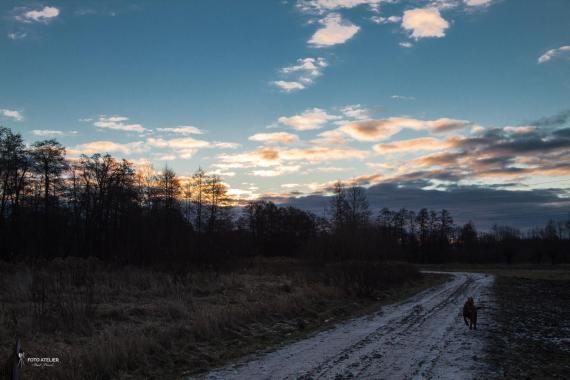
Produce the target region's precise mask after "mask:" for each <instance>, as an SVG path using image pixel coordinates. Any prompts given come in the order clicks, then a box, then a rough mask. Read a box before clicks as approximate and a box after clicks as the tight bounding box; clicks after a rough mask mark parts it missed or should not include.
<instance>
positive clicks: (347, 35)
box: [308, 13, 360, 48]
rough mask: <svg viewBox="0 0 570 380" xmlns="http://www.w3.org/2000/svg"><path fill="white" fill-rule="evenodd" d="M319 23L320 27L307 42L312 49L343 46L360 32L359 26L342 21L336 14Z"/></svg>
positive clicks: (331, 14) (329, 15)
mask: <svg viewBox="0 0 570 380" xmlns="http://www.w3.org/2000/svg"><path fill="white" fill-rule="evenodd" d="M319 23H320V24H321V25H322V27H321V28H320V29H318V30H317V31H316V32H315V33H314V34H313V36H312V37H311V39H310V40H309V41H308V42H309V44H310V45H312V46H313V47H318V48H322V47H328V46H334V45H338V44H343V43H345V42H346V41H348V40H349V39H351V38H352V37H353V36H354V35H355V34H356V33H358V31H359V30H360V27H359V26H356V25H354V24H353V23H351V22H350V21H345V20H343V19H342V17H341V15H340V14H338V13H330V14H328V15H327V16H326V17H325V18H323V19H321V20H320V21H319Z"/></svg>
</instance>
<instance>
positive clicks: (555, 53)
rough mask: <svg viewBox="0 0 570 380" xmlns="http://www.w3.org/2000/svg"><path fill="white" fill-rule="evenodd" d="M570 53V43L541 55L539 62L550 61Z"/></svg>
mask: <svg viewBox="0 0 570 380" xmlns="http://www.w3.org/2000/svg"><path fill="white" fill-rule="evenodd" d="M569 53H570V45H566V46H560V47H559V48H557V49H550V50H548V51H547V52H546V53H544V54H543V55H541V56H540V57H538V63H539V64H541V63H545V62H548V61H550V60H551V59H553V58H556V57H559V56H562V55H566V54H569Z"/></svg>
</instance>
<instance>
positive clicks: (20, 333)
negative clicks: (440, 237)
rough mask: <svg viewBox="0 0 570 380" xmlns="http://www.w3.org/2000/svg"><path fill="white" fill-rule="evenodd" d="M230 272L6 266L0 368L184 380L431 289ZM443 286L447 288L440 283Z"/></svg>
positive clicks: (324, 269) (262, 262) (87, 262)
mask: <svg viewBox="0 0 570 380" xmlns="http://www.w3.org/2000/svg"><path fill="white" fill-rule="evenodd" d="M236 268H237V269H233V270H231V271H214V270H203V269H202V270H200V271H187V272H185V273H181V272H180V271H179V272H168V271H163V272H160V271H156V270H150V269H144V268H138V267H125V268H121V269H118V268H113V267H110V266H108V265H105V264H103V263H102V262H99V261H98V260H95V259H77V258H67V259H56V260H53V261H51V262H45V263H42V264H38V263H36V264H35V265H33V266H31V265H24V264H6V263H1V264H0V272H1V273H2V276H1V277H0V278H1V281H0V342H1V347H2V351H1V352H0V354H1V355H2V358H3V359H2V361H4V360H5V359H7V358H8V356H9V355H10V347H12V346H13V344H14V342H15V339H16V337H19V338H20V339H21V341H22V346H23V348H24V350H25V351H26V353H27V354H28V356H37V357H43V356H49V357H58V358H60V362H61V363H60V364H59V365H55V366H54V367H50V368H36V367H31V366H26V367H25V368H24V371H25V376H26V377H25V378H26V379H46V378H59V379H114V378H122V379H140V378H157V379H165V378H176V377H178V376H181V375H182V374H183V373H196V372H200V371H203V370H207V369H209V368H212V367H213V366H217V365H219V364H221V363H224V362H226V361H228V360H230V359H233V358H236V357H240V356H243V355H246V354H249V353H252V352H254V351H256V350H260V349H264V348H267V347H268V346H272V345H275V344H279V343H282V342H284V341H288V340H291V339H296V338H298V337H300V336H303V335H304V334H307V333H308V332H310V331H312V330H314V329H316V328H322V327H323V326H325V327H326V326H327V324H330V323H334V322H337V321H339V320H341V319H343V318H346V317H348V316H351V315H355V314H358V312H362V311H364V310H365V309H366V308H367V307H372V306H373V305H378V301H386V302H387V301H393V300H395V299H397V298H398V297H401V296H404V295H408V294H410V293H411V292H414V291H417V290H419V289H421V288H423V287H425V286H428V285H431V284H433V282H434V281H435V279H434V278H433V277H425V276H422V275H420V274H419V273H418V271H417V270H416V269H415V268H414V267H413V266H410V265H408V264H400V263H377V264H374V263H372V264H371V263H366V264H365V263H361V262H345V263H342V264H327V265H319V264H309V263H305V262H301V261H296V260H291V259H279V258H276V259H254V260H250V261H247V262H246V261H244V262H241V263H240V265H238V266H236ZM438 280H439V279H438Z"/></svg>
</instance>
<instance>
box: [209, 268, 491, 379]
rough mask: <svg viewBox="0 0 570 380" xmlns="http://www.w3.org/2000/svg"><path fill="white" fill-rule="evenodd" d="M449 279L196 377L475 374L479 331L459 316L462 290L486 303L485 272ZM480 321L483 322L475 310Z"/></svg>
mask: <svg viewBox="0 0 570 380" xmlns="http://www.w3.org/2000/svg"><path fill="white" fill-rule="evenodd" d="M452 274H453V275H454V278H453V280H451V281H449V282H447V283H445V284H443V285H440V286H438V287H435V288H431V289H428V290H425V291H423V292H421V293H419V294H417V295H415V296H413V297H411V298H409V299H408V300H406V301H404V302H401V303H398V304H394V305H389V306H386V307H384V308H383V310H382V311H381V312H377V313H375V314H372V315H369V316H366V317H361V318H356V319H353V320H350V321H348V322H345V323H343V324H339V325H337V326H336V327H335V328H333V329H331V330H327V331H323V332H320V333H318V334H316V335H314V336H312V337H309V338H307V339H305V340H302V341H299V342H296V343H293V344H291V345H288V346H285V347H282V348H280V349H278V350H277V351H274V352H271V353H268V354H265V355H262V356H260V357H258V358H254V359H253V360H249V361H244V362H242V363H238V364H236V365H233V366H228V367H225V368H222V369H220V370H217V371H213V372H211V373H208V374H205V375H203V376H201V377H199V378H202V379H303V380H308V379H350V378H358V379H384V378H390V379H412V378H422V379H424V378H438V379H446V378H458V377H459V378H462V379H469V378H476V377H480V376H481V375H482V374H483V373H484V371H485V368H484V366H483V365H482V364H481V361H480V360H478V358H479V357H481V356H482V352H483V348H484V344H485V333H484V332H483V333H481V332H480V330H477V331H470V330H468V329H467V328H466V326H465V325H464V323H463V320H462V318H461V317H460V315H459V314H460V311H461V307H462V305H463V302H464V300H465V299H466V298H467V297H468V296H472V297H474V298H475V299H476V301H481V302H483V303H489V302H490V299H489V293H490V291H489V289H490V285H491V284H492V281H493V278H492V277H490V276H487V275H483V274H476V273H452ZM481 322H482V323H483V324H484V323H486V320H485V317H484V316H481Z"/></svg>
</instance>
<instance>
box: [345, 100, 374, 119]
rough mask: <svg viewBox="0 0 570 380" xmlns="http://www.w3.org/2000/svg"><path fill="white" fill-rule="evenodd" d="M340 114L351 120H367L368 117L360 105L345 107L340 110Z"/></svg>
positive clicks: (366, 111) (367, 113)
mask: <svg viewBox="0 0 570 380" xmlns="http://www.w3.org/2000/svg"><path fill="white" fill-rule="evenodd" d="M341 112H342V113H343V114H344V115H345V116H347V117H350V118H352V119H358V120H362V119H368V118H369V117H370V115H369V112H368V110H367V109H366V108H364V107H363V106H361V105H360V104H352V105H348V106H345V107H343V108H342V109H341Z"/></svg>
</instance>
